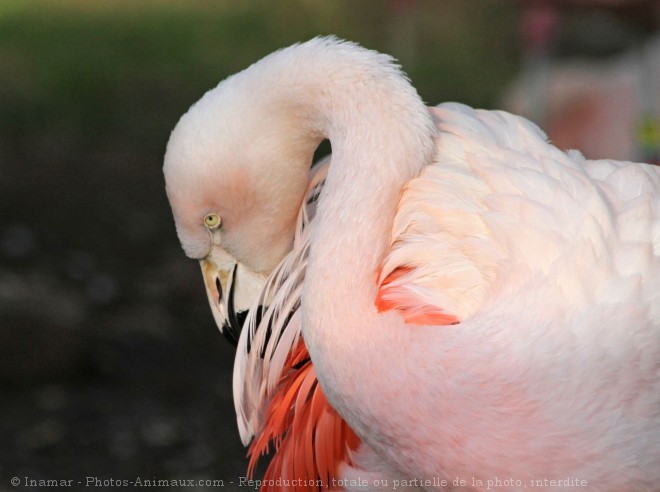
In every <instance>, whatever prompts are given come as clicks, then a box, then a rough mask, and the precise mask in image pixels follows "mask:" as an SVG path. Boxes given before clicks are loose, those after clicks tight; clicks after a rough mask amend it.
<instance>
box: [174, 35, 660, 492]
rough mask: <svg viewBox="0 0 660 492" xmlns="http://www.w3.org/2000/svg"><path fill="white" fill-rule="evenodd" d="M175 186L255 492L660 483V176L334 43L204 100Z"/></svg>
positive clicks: (181, 131) (188, 133) (177, 138)
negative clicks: (228, 361) (228, 354)
mask: <svg viewBox="0 0 660 492" xmlns="http://www.w3.org/2000/svg"><path fill="white" fill-rule="evenodd" d="M325 138H327V139H329V140H330V142H331V145H332V150H333V152H332V155H331V157H330V158H329V159H328V160H326V161H325V162H323V163H321V164H320V165H317V166H314V167H313V168H311V171H310V164H311V161H312V156H313V153H314V151H315V149H316V148H317V146H318V145H319V142H321V141H322V140H323V139H325ZM164 174H165V181H166V190H167V195H168V198H169V200H170V204H171V207H172V211H173V215H174V221H175V224H176V228H177V233H178V236H179V239H180V242H181V244H182V247H183V249H184V251H185V253H186V254H187V255H188V256H189V257H191V258H194V259H197V260H199V261H200V263H201V267H202V271H203V276H204V280H205V285H206V290H207V294H208V297H209V302H210V305H211V309H212V311H213V313H214V316H215V319H216V322H217V324H218V326H219V328H220V330H221V331H222V332H223V333H224V334H225V335H227V336H228V338H230V339H232V340H234V341H237V342H238V347H237V356H236V361H235V370H234V396H235V404H236V410H237V420H238V426H239V431H240V433H241V437H242V439H243V441H244V442H245V443H246V444H248V443H250V442H251V447H250V451H249V454H250V465H249V466H250V471H252V470H253V468H254V465H255V462H256V460H257V459H258V458H259V456H260V455H261V454H263V453H265V452H267V451H269V450H270V451H271V454H272V456H271V461H270V464H269V467H268V469H267V471H266V473H265V475H264V476H263V479H261V480H260V481H258V482H255V483H256V484H257V485H260V486H261V489H262V490H319V489H321V488H325V487H327V488H330V489H336V490H347V491H351V490H356V491H357V490H360V491H371V490H409V491H413V490H415V491H417V490H470V491H482V490H493V489H497V490H502V491H504V490H507V491H514V490H515V491H518V490H522V489H529V488H533V489H534V490H559V489H562V490H593V491H622V490H629V491H637V492H640V491H657V490H658V487H659V486H660V485H659V484H660V169H657V168H654V167H653V166H650V165H644V164H638V163H632V162H617V161H613V160H597V161H589V160H586V159H585V158H584V157H582V155H581V154H580V153H579V152H578V151H568V152H563V151H560V150H558V149H557V148H556V147H554V146H553V145H552V144H550V143H549V142H548V141H547V139H546V137H545V135H544V134H543V132H542V131H541V130H540V129H539V128H538V127H537V126H535V125H534V124H532V123H531V122H529V121H527V120H525V119H523V118H521V117H517V116H514V115H511V114H508V113H505V112H501V111H485V110H475V109H472V108H469V107H467V106H464V105H461V104H457V103H445V104H441V105H439V106H437V107H434V108H427V107H426V106H425V105H424V103H423V102H422V101H421V99H420V97H419V96H418V94H417V93H416V91H415V90H414V89H413V87H412V86H411V84H410V82H409V80H408V79H407V78H406V76H405V75H404V74H403V73H402V71H401V70H400V68H399V67H398V66H397V65H396V63H395V62H394V60H393V59H392V58H390V57H389V56H387V55H384V54H380V53H377V52H374V51H370V50H367V49H365V48H362V47H360V46H359V45H357V44H354V43H351V42H347V41H342V40H339V39H336V38H334V37H321V38H314V39H312V40H310V41H308V42H305V43H301V44H296V45H293V46H291V47H289V48H285V49H282V50H280V51H277V52H275V53H273V54H271V55H269V56H267V57H265V58H263V59H262V60H260V61H258V62H256V63H255V64H253V65H251V66H250V67H248V68H247V69H245V70H244V71H242V72H240V73H238V74H236V75H233V76H231V77H229V78H227V79H226V80H224V81H223V82H221V83H220V84H219V85H218V86H217V87H216V88H214V89H212V90H210V91H209V92H208V93H206V94H205V95H204V96H203V97H202V99H201V100H200V101H198V102H197V103H196V104H195V105H193V106H192V107H191V109H190V110H189V111H188V112H187V113H186V114H185V115H184V116H182V117H181V119H180V121H179V122H178V123H177V125H176V127H175V129H174V130H173V132H172V134H171V137H170V140H169V143H168V145H167V150H166V155H165V160H164Z"/></svg>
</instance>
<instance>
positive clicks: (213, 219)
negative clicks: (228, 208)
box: [204, 214, 222, 229]
mask: <svg viewBox="0 0 660 492" xmlns="http://www.w3.org/2000/svg"><path fill="white" fill-rule="evenodd" d="M221 223H222V219H220V216H219V215H218V214H208V215H207V216H206V217H204V224H206V227H208V228H209V229H216V228H218V227H220V224H221Z"/></svg>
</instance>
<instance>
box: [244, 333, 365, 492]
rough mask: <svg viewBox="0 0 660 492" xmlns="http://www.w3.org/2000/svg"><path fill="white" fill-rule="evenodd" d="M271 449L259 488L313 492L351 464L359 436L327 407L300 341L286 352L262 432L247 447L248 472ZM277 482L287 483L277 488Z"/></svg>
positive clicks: (327, 404) (249, 473)
mask: <svg viewBox="0 0 660 492" xmlns="http://www.w3.org/2000/svg"><path fill="white" fill-rule="evenodd" d="M271 443H273V445H274V448H275V451H274V454H273V456H272V458H271V461H270V464H269V466H268V469H267V470H266V472H265V474H264V477H263V481H264V485H263V486H262V489H261V490H262V491H269V492H270V491H284V490H287V491H293V492H307V491H317V490H319V488H328V487H330V486H331V485H332V483H333V479H335V480H336V479H337V478H338V472H339V467H340V465H342V464H343V463H348V464H350V463H351V461H350V453H351V451H355V450H357V448H358V446H359V444H360V440H359V438H358V437H357V436H356V435H355V433H354V432H353V431H352V430H351V428H350V427H349V426H348V425H347V424H346V422H344V420H343V419H342V418H341V417H340V416H339V414H338V413H337V412H336V411H335V410H334V409H333V408H332V407H331V406H330V404H329V403H328V401H327V399H326V397H325V395H324V394H323V390H322V389H321V387H320V385H319V384H318V380H317V379H316V372H315V370H314V366H313V365H312V362H311V360H309V354H308V353H307V348H306V347H305V344H304V342H303V341H302V340H299V342H298V345H297V346H296V347H295V349H293V350H292V351H291V353H290V354H289V358H288V360H287V363H286V366H285V368H284V371H283V376H282V379H281V380H280V383H279V385H278V388H277V389H276V391H275V393H274V395H273V397H272V399H271V401H270V403H269V405H268V407H267V409H266V416H265V418H264V426H263V429H262V432H260V433H258V434H257V435H256V436H255V439H254V440H253V441H252V444H251V445H250V450H249V452H248V456H249V457H250V462H249V466H248V475H250V476H251V475H252V474H253V473H254V470H255V467H256V464H257V460H258V459H259V457H260V456H262V455H264V454H267V453H268V452H269V450H270V444H271ZM278 478H282V479H284V478H287V479H289V480H288V481H286V480H279V482H280V483H284V484H287V486H286V487H285V486H278V485H277V483H278V480H277V479H278Z"/></svg>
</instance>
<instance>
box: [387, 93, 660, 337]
mask: <svg viewBox="0 0 660 492" xmlns="http://www.w3.org/2000/svg"><path fill="white" fill-rule="evenodd" d="M431 111H432V114H433V117H434V120H435V123H436V127H437V129H438V136H437V141H436V142H437V149H438V150H437V153H436V156H435V160H434V162H433V163H432V164H431V165H430V166H427V167H426V168H425V169H424V171H423V172H422V174H421V175H420V176H419V177H418V178H416V179H413V180H412V181H410V182H409V184H408V185H407V187H406V188H405V190H404V191H403V194H402V197H401V200H400V203H399V206H398V211H397V215H396V218H395V222H394V226H393V232H392V240H391V247H390V250H389V253H388V255H387V257H386V259H385V261H384V263H383V266H382V269H381V272H380V275H379V278H378V285H379V290H378V295H377V298H376V306H377V307H378V309H379V310H380V311H386V310H395V311H397V312H398V313H399V314H400V315H401V316H402V317H403V318H404V320H405V321H406V322H407V323H409V324H426V325H442V324H454V323H457V322H460V321H461V320H465V319H466V318H467V317H469V316H470V315H472V314H474V313H476V312H477V311H478V310H480V309H482V308H483V307H484V305H485V304H486V303H488V302H489V301H490V300H492V299H497V298H502V297H503V295H506V294H511V291H512V290H513V289H516V288H520V286H521V285H522V284H524V282H525V281H524V279H531V278H532V277H533V276H535V275H536V276H538V275H545V276H547V277H551V278H552V279H553V282H555V283H556V284H557V285H558V286H559V287H560V290H561V291H562V292H563V294H564V295H563V296H561V297H562V302H565V303H567V304H572V305H574V306H577V305H579V304H580V303H582V304H584V303H585V302H588V298H589V299H594V297H593V296H592V294H593V284H594V283H595V284H596V285H598V281H597V279H591V280H588V279H584V280H582V281H578V280H577V279H576V278H575V275H574V273H575V272H577V271H581V270H584V268H585V267H586V266H587V265H590V264H591V265H594V266H595V265H598V264H602V261H601V260H603V259H604V258H606V257H607V256H608V255H610V254H615V255H616V256H617V258H614V265H615V269H618V270H617V271H616V272H609V273H605V272H604V273H603V275H617V274H618V275H632V274H639V275H640V276H642V277H644V278H646V279H649V278H650V277H651V271H652V263H653V260H652V258H653V257H654V256H655V263H653V264H654V265H655V267H654V268H655V269H656V270H657V265H658V262H657V256H658V254H659V251H660V203H659V200H658V196H660V172H659V171H660V168H657V167H653V166H650V165H644V164H636V163H626V162H617V161H610V160H601V161H587V160H585V159H584V158H583V157H582V156H581V155H580V154H579V153H578V152H575V151H571V152H568V153H565V152H562V151H560V150H558V149H557V148H555V147H554V146H552V145H550V144H549V143H548V141H547V138H546V136H545V134H544V133H543V132H542V131H541V130H540V129H539V128H538V127H537V126H536V125H534V124H533V123H531V122H529V121H528V120H526V119H524V118H521V117H518V116H514V115H511V114H509V113H505V112H499V111H483V110H474V109H472V108H469V107H467V106H463V105H460V104H454V103H448V104H443V105H440V106H438V107H436V108H433V109H432V110H431ZM615 245H616V246H615ZM570 265H572V267H571V266H570ZM593 274H594V275H596V272H594V273H593ZM603 285H608V283H607V282H604V283H603ZM647 285H648V284H647ZM648 295H651V294H650V293H649V294H648ZM590 296H591V297H590ZM656 304H657V303H656ZM655 316H658V314H657V313H656V314H655Z"/></svg>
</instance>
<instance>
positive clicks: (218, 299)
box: [200, 252, 266, 346]
mask: <svg viewBox="0 0 660 492" xmlns="http://www.w3.org/2000/svg"><path fill="white" fill-rule="evenodd" d="M229 258H231V257H229ZM229 258H228V255H227V254H226V253H224V252H221V253H220V254H218V255H214V254H211V255H209V256H208V257H206V258H204V259H202V260H200V266H201V267H202V276H203V277H204V286H205V287H206V295H207V296H208V299H209V304H210V305H211V312H212V313H213V318H214V319H215V322H216V325H217V326H218V329H219V330H220V332H221V333H222V334H223V335H224V337H225V338H226V339H227V340H228V341H229V342H230V343H231V344H232V345H234V346H236V345H237V344H238V338H239V337H240V335H241V330H242V329H243V323H244V322H245V319H246V318H247V314H248V311H249V309H250V307H251V306H252V305H253V303H254V302H255V301H257V299H258V298H259V295H260V293H261V290H262V288H263V286H264V285H265V282H266V277H265V276H264V275H260V274H257V273H254V272H252V271H251V270H249V269H247V268H246V267H245V266H244V265H242V264H241V263H238V262H236V261H235V260H234V259H233V258H231V259H229ZM218 260H220V261H218Z"/></svg>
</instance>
